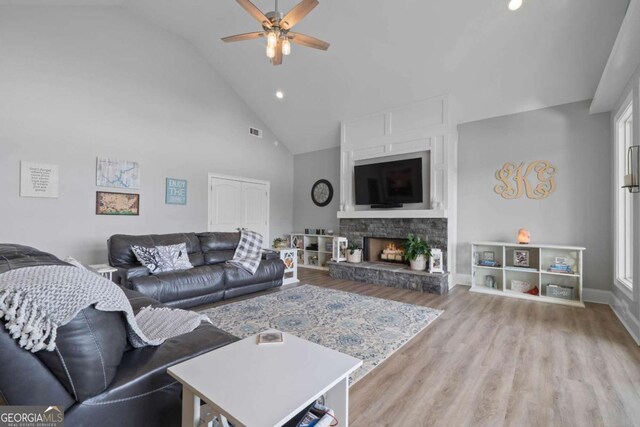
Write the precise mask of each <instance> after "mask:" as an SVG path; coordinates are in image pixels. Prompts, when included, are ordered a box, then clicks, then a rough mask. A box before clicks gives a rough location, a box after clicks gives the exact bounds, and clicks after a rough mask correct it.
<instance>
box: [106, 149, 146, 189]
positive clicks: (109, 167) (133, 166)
mask: <svg viewBox="0 0 640 427" xmlns="http://www.w3.org/2000/svg"><path fill="white" fill-rule="evenodd" d="M96 186H97V187H115V188H124V189H128V190H131V189H137V188H140V165H139V164H138V163H137V162H132V161H126V160H114V159H103V158H100V157H98V159H97V163H96Z"/></svg>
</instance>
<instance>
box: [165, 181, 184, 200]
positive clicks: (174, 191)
mask: <svg viewBox="0 0 640 427" xmlns="http://www.w3.org/2000/svg"><path fill="white" fill-rule="evenodd" d="M164 202H165V203H166V204H167V205H186V204H187V180H186V179H175V178H167V189H166V193H165V198H164Z"/></svg>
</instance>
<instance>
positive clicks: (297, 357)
mask: <svg viewBox="0 0 640 427" xmlns="http://www.w3.org/2000/svg"><path fill="white" fill-rule="evenodd" d="M361 365H362V361H361V360H359V359H356V358H355V357H351V356H348V355H346V354H343V353H340V352H338V351H335V350H332V349H329V348H326V347H323V346H320V345H318V344H314V343H312V342H309V341H306V340H303V339H301V338H298V337H295V336H293V335H291V334H287V333H284V343H282V344H263V345H258V344H257V336H251V337H249V338H246V339H243V340H241V341H238V342H235V343H233V344H229V345H227V346H225V347H222V348H220V349H217V350H214V351H211V352H209V353H206V354H203V355H201V356H198V357H195V358H193V359H191V360H188V361H186V362H183V363H179V364H177V365H175V366H172V367H171V368H169V369H168V372H169V375H171V376H172V377H174V378H175V379H177V380H178V381H180V383H182V390H183V392H182V426H183V427H187V426H188V427H194V426H197V425H198V421H199V419H200V399H202V400H203V401H205V402H206V403H207V404H209V405H210V406H211V408H213V411H214V412H215V413H216V414H219V415H221V416H223V417H225V418H226V419H227V420H229V421H230V422H232V423H233V424H234V425H235V426H236V427H239V426H247V427H262V426H281V425H282V424H284V423H285V422H287V421H288V420H289V419H291V418H292V417H293V416H294V415H296V414H297V413H299V412H300V411H301V410H303V409H304V408H305V407H306V406H308V405H309V404H311V403H312V402H314V401H315V400H316V399H318V398H319V397H320V396H322V395H325V397H326V400H325V404H326V406H328V407H330V408H332V409H333V410H334V412H335V416H336V418H337V419H338V420H339V422H340V425H341V426H348V424H349V374H350V373H352V372H353V371H355V370H356V369H358V368H359V367H360V366H361Z"/></svg>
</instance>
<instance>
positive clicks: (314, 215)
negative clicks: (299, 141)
mask: <svg viewBox="0 0 640 427" xmlns="http://www.w3.org/2000/svg"><path fill="white" fill-rule="evenodd" d="M319 179H327V180H329V182H331V185H332V186H333V200H332V201H331V203H329V204H328V205H327V206H324V207H319V206H316V205H315V203H313V201H312V200H311V187H312V186H313V183H314V182H316V181H317V180H319ZM293 182H294V184H293V228H294V229H293V230H292V231H295V232H301V231H304V229H305V228H326V229H328V230H329V229H330V230H334V231H335V233H336V234H337V233H338V229H339V222H338V218H337V213H338V211H339V210H340V147H335V148H329V149H327V150H320V151H314V152H311V153H305V154H298V155H296V156H294V160H293Z"/></svg>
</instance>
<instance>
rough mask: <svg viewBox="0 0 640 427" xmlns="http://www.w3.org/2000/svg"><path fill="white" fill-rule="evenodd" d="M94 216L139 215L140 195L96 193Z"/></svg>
mask: <svg viewBox="0 0 640 427" xmlns="http://www.w3.org/2000/svg"><path fill="white" fill-rule="evenodd" d="M96 215H123V216H129V215H140V195H139V194H132V193H111V192H107V191H96Z"/></svg>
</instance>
